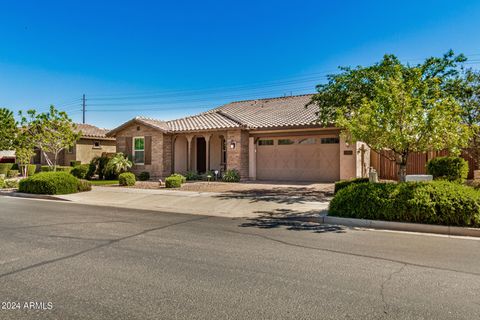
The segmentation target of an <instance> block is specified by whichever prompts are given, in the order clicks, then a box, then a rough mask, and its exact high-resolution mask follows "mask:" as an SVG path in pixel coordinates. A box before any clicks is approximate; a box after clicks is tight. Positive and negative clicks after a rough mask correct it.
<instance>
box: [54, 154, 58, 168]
mask: <svg viewBox="0 0 480 320" xmlns="http://www.w3.org/2000/svg"><path fill="white" fill-rule="evenodd" d="M57 157H58V153H57V152H55V156H54V157H53V172H55V171H57Z"/></svg>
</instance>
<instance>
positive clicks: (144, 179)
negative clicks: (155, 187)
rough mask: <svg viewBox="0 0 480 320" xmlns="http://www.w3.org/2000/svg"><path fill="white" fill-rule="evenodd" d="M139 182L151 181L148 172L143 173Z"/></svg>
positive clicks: (139, 177) (139, 176)
mask: <svg viewBox="0 0 480 320" xmlns="http://www.w3.org/2000/svg"><path fill="white" fill-rule="evenodd" d="M138 180H140V181H148V180H150V173H148V172H147V171H143V172H141V173H140V174H139V175H138Z"/></svg>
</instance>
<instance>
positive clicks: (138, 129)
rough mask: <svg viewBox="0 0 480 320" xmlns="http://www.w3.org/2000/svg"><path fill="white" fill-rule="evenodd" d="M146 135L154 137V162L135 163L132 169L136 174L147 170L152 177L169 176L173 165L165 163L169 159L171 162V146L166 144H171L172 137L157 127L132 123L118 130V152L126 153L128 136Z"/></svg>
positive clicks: (129, 137)
mask: <svg viewBox="0 0 480 320" xmlns="http://www.w3.org/2000/svg"><path fill="white" fill-rule="evenodd" d="M145 136H151V137H152V163H151V164H150V165H145V164H144V165H137V164H134V165H133V167H132V169H131V171H132V172H134V173H135V174H139V173H140V172H142V171H147V172H149V173H150V176H151V177H152V178H160V177H166V176H169V175H170V174H171V167H170V165H165V164H166V162H167V161H168V162H169V163H171V146H170V147H169V146H167V145H164V144H171V137H170V136H168V137H166V138H165V137H164V136H165V135H164V134H163V133H162V132H161V131H159V130H157V129H153V128H150V127H147V126H145V125H143V124H137V123H132V124H131V125H130V126H128V127H126V128H124V129H122V130H120V131H119V132H117V134H116V144H117V152H123V153H126V141H125V139H126V138H128V139H132V138H133V137H145ZM132 149H133V147H132ZM130 156H131V155H130ZM164 157H165V158H164Z"/></svg>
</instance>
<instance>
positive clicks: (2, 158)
mask: <svg viewBox="0 0 480 320" xmlns="http://www.w3.org/2000/svg"><path fill="white" fill-rule="evenodd" d="M0 163H15V151H14V150H0Z"/></svg>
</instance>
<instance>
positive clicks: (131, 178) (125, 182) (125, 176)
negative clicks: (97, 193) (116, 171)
mask: <svg viewBox="0 0 480 320" xmlns="http://www.w3.org/2000/svg"><path fill="white" fill-rule="evenodd" d="M135 182H136V179H135V175H134V174H133V173H131V172H124V173H120V175H119V176H118V183H119V184H120V185H121V186H133V185H135Z"/></svg>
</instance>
